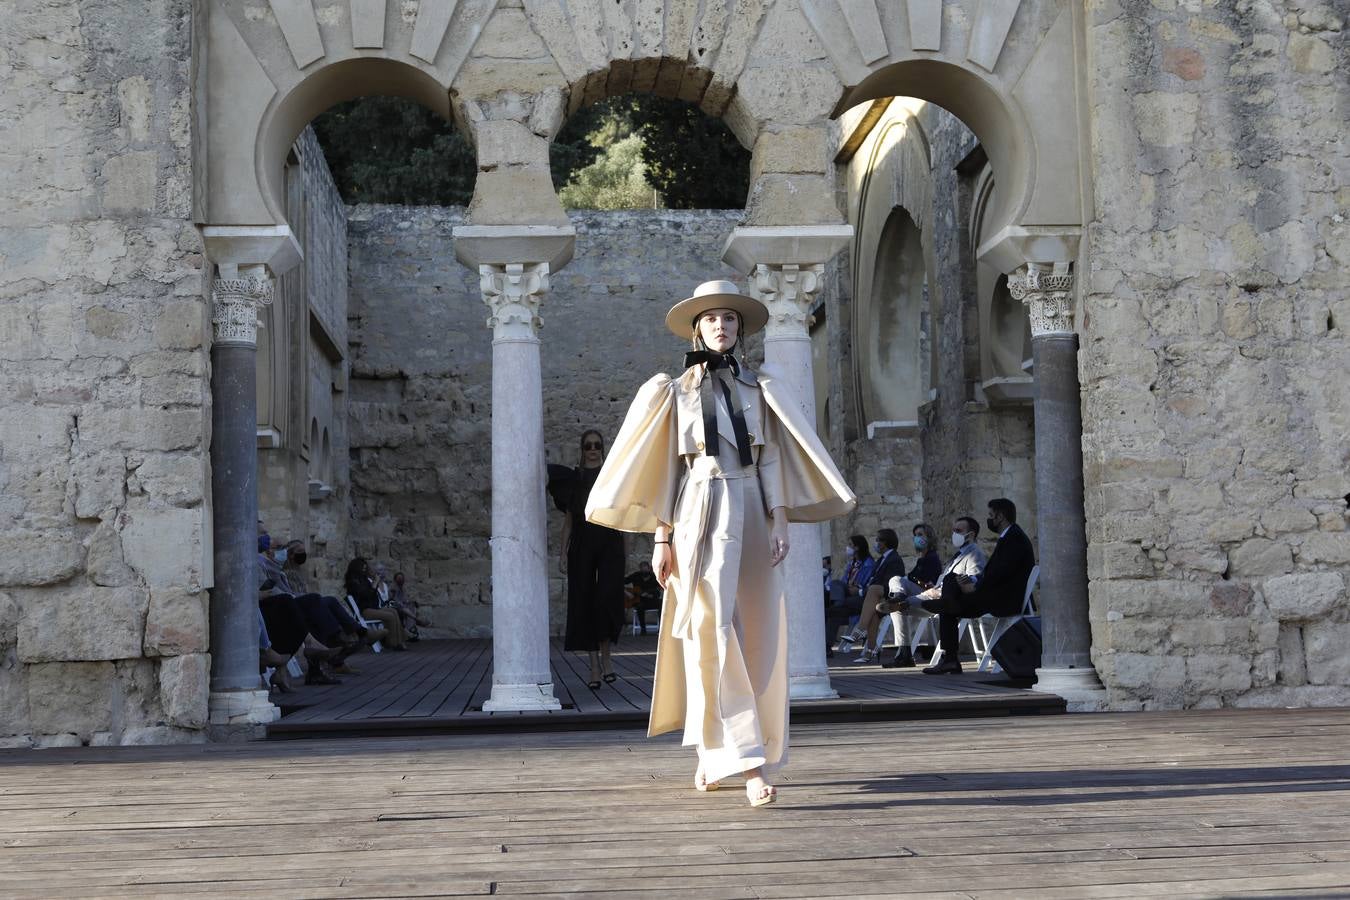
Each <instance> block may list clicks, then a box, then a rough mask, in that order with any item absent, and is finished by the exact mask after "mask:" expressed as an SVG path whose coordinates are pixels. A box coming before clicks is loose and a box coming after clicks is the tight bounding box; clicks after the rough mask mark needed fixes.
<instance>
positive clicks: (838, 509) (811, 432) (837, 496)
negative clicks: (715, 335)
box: [759, 371, 858, 522]
mask: <svg viewBox="0 0 1350 900" xmlns="http://www.w3.org/2000/svg"><path fill="white" fill-rule="evenodd" d="M759 386H760V389H761V390H762V391H763V392H764V405H765V407H766V409H765V416H764V419H765V421H764V423H763V425H762V426H761V427H762V428H763V430H764V449H763V450H761V451H760V456H759V480H760V487H761V489H762V490H763V492H764V505H765V507H766V508H767V509H766V511H767V512H772V511H773V510H774V508H775V507H778V506H782V507H785V508H786V509H787V517H788V521H789V522H825V521H828V520H830V519H833V518H835V517H837V516H842V515H844V514H846V513H848V512H850V511H851V510H852V509H853V507H854V506H856V505H857V503H858V499H857V497H856V496H854V494H853V491H852V490H850V489H849V486H848V484H846V483H845V482H844V476H843V475H841V474H839V469H838V468H837V467H836V466H835V464H834V460H832V459H831V458H830V454H829V451H827V450H826V449H825V445H824V444H822V443H821V442H820V438H819V437H817V436H816V429H815V427H814V426H813V425H812V424H811V423H809V422H807V421H806V416H805V415H804V414H803V413H802V411H801V408H800V407H799V406H798V405H797V402H796V400H794V399H793V398H792V397H791V396H788V395H785V394H784V392H783V390H782V388H780V387H779V386H778V383H777V381H776V379H774V378H773V377H772V375H771V374H768V373H765V372H763V371H761V373H760V379H759Z"/></svg>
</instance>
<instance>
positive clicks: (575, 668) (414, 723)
mask: <svg viewBox="0 0 1350 900" xmlns="http://www.w3.org/2000/svg"><path fill="white" fill-rule="evenodd" d="M851 656H852V655H851V654H847V655H846V654H838V655H837V656H836V658H835V660H834V662H835V663H837V665H834V666H833V667H832V668H831V670H830V677H831V681H832V683H833V685H834V688H835V690H837V691H838V692H839V694H840V699H838V700H831V701H811V702H807V703H794V704H793V721H794V722H798V723H802V722H808V721H821V720H828V719H837V718H853V719H857V718H883V719H897V718H919V717H927V716H971V715H976V716H979V715H998V714H1003V715H1008V714H1028V713H1032V714H1034V713H1058V712H1063V710H1064V701H1063V700H1061V699H1060V698H1059V697H1056V696H1054V695H1049V694H1041V693H1036V692H1033V691H1029V690H1025V689H1022V688H1017V687H1012V686H1010V685H1008V684H1007V683H1006V679H1001V678H1000V677H999V676H992V675H988V674H978V673H975V672H974V671H973V669H974V665H973V664H972V665H970V666H968V667H967V668H968V669H970V670H971V671H968V672H967V673H966V674H964V675H961V676H925V675H923V674H921V673H920V672H919V671H918V670H917V669H907V670H897V669H882V668H881V667H879V666H876V665H870V666H855V665H852V664H851V663H850V661H849V660H850V658H851ZM613 659H614V672H615V674H616V675H617V676H619V677H618V680H617V681H615V682H614V683H613V684H606V685H603V686H602V687H600V688H599V689H598V690H591V689H590V688H588V687H587V686H586V683H587V681H588V680H589V679H590V668H589V664H588V662H587V660H586V658H585V656H584V655H583V654H577V653H567V652H564V651H563V650H562V647H561V645H560V642H559V641H556V640H555V641H553V642H552V658H551V664H552V669H553V685H554V693H555V696H557V698H558V700H559V702H560V703H562V704H563V708H562V709H561V710H559V711H557V712H552V713H485V712H483V710H482V707H483V701H484V700H486V699H487V698H488V694H489V692H490V691H491V688H492V644H491V642H490V641H487V640H476V641H423V642H421V643H418V644H415V645H413V647H412V649H411V650H410V651H409V652H407V653H381V654H378V655H375V654H363V655H360V656H357V657H354V658H353V660H352V663H353V664H354V665H356V666H358V667H359V668H360V670H361V672H360V674H359V675H353V676H344V678H343V683H342V684H340V685H334V686H331V687H317V686H316V687H309V688H301V689H300V690H299V691H297V693H295V694H287V695H283V696H278V695H273V699H274V700H275V701H276V702H278V703H281V704H282V705H283V710H284V711H285V713H286V715H285V716H284V717H283V718H282V720H281V721H280V722H278V723H277V724H275V725H273V726H272V727H271V728H270V729H269V734H270V736H271V737H274V738H295V737H316V736H320V735H327V736H341V737H355V736H359V735H363V734H383V735H393V734H420V733H440V732H446V731H465V730H467V731H491V730H502V729H521V728H532V729H561V730H573V729H577V728H583V727H586V728H602V727H617V728H627V727H634V726H637V725H642V724H645V723H646V721H647V711H648V709H649V708H650V705H651V693H652V673H653V670H654V668H655V663H656V638H655V637H654V636H651V637H642V636H637V637H630V636H628V635H625V636H624V637H623V639H622V641H621V643H620V644H619V647H618V649H617V650H616V652H615V653H614V656H613ZM1000 681H1003V682H1004V683H999V682H1000Z"/></svg>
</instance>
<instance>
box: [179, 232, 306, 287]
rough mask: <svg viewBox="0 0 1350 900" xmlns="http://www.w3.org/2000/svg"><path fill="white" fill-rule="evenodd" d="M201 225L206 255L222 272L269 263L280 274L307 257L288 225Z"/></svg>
mask: <svg viewBox="0 0 1350 900" xmlns="http://www.w3.org/2000/svg"><path fill="white" fill-rule="evenodd" d="M200 229H201V233H202V247H203V249H205V251H206V258H207V259H209V260H211V262H213V263H215V264H216V265H217V266H218V267H219V268H220V272H221V274H222V275H232V274H233V272H234V270H235V269H236V268H240V269H242V268H245V267H253V266H266V267H267V269H268V271H269V272H271V274H272V275H273V276H277V275H281V274H283V273H285V272H288V271H290V270H291V269H293V268H294V267H295V266H297V265H299V264H300V261H301V260H303V259H304V257H305V254H304V251H303V250H302V249H301V248H300V242H299V241H297V240H296V239H295V235H294V234H293V233H291V229H290V226H287V225H202V226H200Z"/></svg>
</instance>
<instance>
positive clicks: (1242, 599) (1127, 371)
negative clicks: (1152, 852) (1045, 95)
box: [1080, 0, 1350, 708]
mask: <svg viewBox="0 0 1350 900" xmlns="http://www.w3.org/2000/svg"><path fill="white" fill-rule="evenodd" d="M1344 13H1345V10H1344V8H1343V6H1342V7H1340V8H1338V7H1337V4H1327V3H1297V4H1288V3H1272V2H1268V0H1257V2H1253V3H1248V4H1240V5H1233V4H1218V5H1214V6H1205V7H1204V8H1203V9H1202V8H1200V7H1199V6H1198V5H1195V4H1187V3H1178V4H1171V3H1167V4H1164V3H1155V4H1152V5H1141V4H1099V5H1095V6H1093V7H1090V11H1089V13H1088V23H1089V27H1088V42H1089V47H1090V50H1089V55H1090V56H1091V57H1092V58H1094V59H1095V60H1096V63H1095V65H1094V67H1093V69H1092V71H1091V73H1090V75H1089V79H1090V81H1089V90H1090V94H1091V103H1090V108H1091V111H1092V130H1093V135H1092V142H1091V147H1092V171H1093V173H1094V184H1095V190H1096V203H1095V205H1096V210H1097V212H1096V221H1095V222H1094V223H1093V224H1092V225H1091V227H1090V229H1089V231H1088V234H1089V236H1090V242H1089V246H1088V255H1087V260H1088V271H1086V272H1085V273H1084V279H1083V280H1084V285H1085V290H1084V297H1083V313H1082V322H1083V345H1082V352H1081V353H1080V377H1081V381H1082V386H1083V410H1084V420H1083V427H1084V435H1083V448H1084V462H1085V466H1086V473H1085V474H1086V482H1087V521H1088V529H1089V531H1088V537H1089V541H1090V543H1091V547H1092V549H1091V552H1090V554H1089V563H1090V571H1089V574H1090V576H1091V579H1092V581H1091V608H1092V617H1093V622H1094V625H1093V643H1094V648H1093V657H1094V661H1095V663H1096V666H1097V669H1098V671H1099V673H1100V674H1101V677H1102V681H1103V682H1104V683H1105V684H1106V686H1107V689H1108V691H1109V692H1110V697H1111V703H1112V705H1113V706H1116V707H1119V708H1128V707H1131V706H1136V707H1137V706H1143V707H1146V708H1152V707H1166V706H1202V705H1203V706H1209V705H1218V704H1225V705H1227V704H1236V705H1278V706H1287V705H1307V704H1318V705H1321V704H1330V703H1334V704H1341V705H1343V704H1346V703H1350V678H1347V677H1346V676H1347V672H1346V667H1345V665H1344V663H1343V660H1344V658H1345V644H1344V639H1345V634H1346V629H1347V624H1346V623H1347V622H1350V603H1347V598H1346V593H1345V580H1346V576H1347V575H1350V569H1348V568H1347V566H1350V531H1347V524H1348V520H1347V500H1350V476H1347V472H1350V456H1348V455H1347V444H1346V440H1345V435H1346V433H1347V430H1350V399H1348V398H1350V392H1347V391H1346V390H1345V373H1346V371H1347V370H1350V346H1348V345H1347V342H1346V324H1347V321H1350V320H1348V319H1347V315H1350V305H1348V304H1350V267H1348V266H1347V265H1346V263H1347V260H1348V259H1350V254H1347V250H1346V248H1347V246H1350V244H1347V236H1348V235H1350V225H1347V223H1346V216H1347V214H1348V213H1347V209H1348V204H1350V188H1347V187H1346V184H1347V178H1346V173H1347V172H1350V146H1347V144H1346V140H1345V127H1344V126H1345V116H1344V115H1343V113H1342V112H1341V111H1342V110H1343V108H1344V102H1345V96H1346V82H1345V72H1346V70H1347V61H1348V60H1347V49H1346V41H1345V30H1344V29H1345V26H1346V22H1345V20H1344Z"/></svg>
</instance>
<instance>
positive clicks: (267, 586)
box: [258, 540, 342, 684]
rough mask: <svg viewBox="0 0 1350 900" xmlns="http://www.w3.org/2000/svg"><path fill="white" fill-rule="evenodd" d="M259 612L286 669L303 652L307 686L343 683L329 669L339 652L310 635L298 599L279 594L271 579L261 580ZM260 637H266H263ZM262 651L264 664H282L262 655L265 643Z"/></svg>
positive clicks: (261, 547) (271, 644) (269, 647)
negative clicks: (287, 664)
mask: <svg viewBox="0 0 1350 900" xmlns="http://www.w3.org/2000/svg"><path fill="white" fill-rule="evenodd" d="M258 546H259V548H260V549H263V548H264V544H263V542H262V541H261V540H260V541H259V542H258ZM258 612H259V613H260V614H261V615H262V618H263V626H264V628H265V629H266V635H267V642H268V649H269V651H274V652H276V654H277V656H279V657H280V660H279V661H280V662H281V663H282V666H284V665H285V663H286V661H287V660H289V659H290V658H291V657H292V656H294V655H295V654H296V653H299V652H300V651H301V650H302V649H303V650H304V651H305V660H306V662H307V664H308V670H307V672H306V675H305V684H341V683H342V682H341V680H340V679H339V678H338V677H337V676H336V675H335V674H334V673H333V670H332V668H331V667H330V666H329V661H330V660H331V659H332V658H333V656H334V655H335V652H336V651H334V650H333V649H332V648H331V647H325V646H324V645H323V644H322V643H319V642H318V641H317V640H316V639H315V638H314V636H313V635H312V634H311V633H310V625H309V623H308V622H307V621H306V620H305V616H304V615H303V614H302V612H301V610H300V605H299V604H298V603H296V602H295V598H294V597H292V596H291V595H289V594H286V593H281V592H278V591H277V590H276V583H275V582H274V581H273V580H272V579H270V578H264V579H261V581H260V582H259V585H258ZM259 637H260V638H261V637H262V634H261V633H260V634H259ZM259 650H260V652H259V661H260V662H267V664H268V665H271V664H272V662H273V661H278V660H276V658H275V657H273V658H272V659H271V660H270V661H269V659H268V657H267V656H266V655H265V654H264V653H263V652H262V645H261V641H260V642H259ZM278 668H281V667H278Z"/></svg>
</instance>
